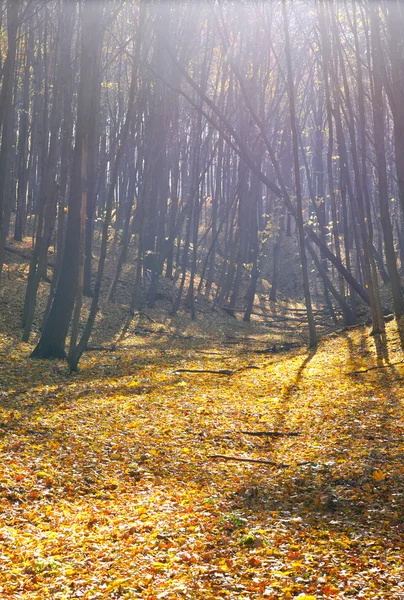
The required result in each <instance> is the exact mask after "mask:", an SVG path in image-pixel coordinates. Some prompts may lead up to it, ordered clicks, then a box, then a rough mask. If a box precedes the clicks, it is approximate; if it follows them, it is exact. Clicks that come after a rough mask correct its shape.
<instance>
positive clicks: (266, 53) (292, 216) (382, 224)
mask: <svg viewBox="0 0 404 600" xmlns="http://www.w3.org/2000/svg"><path fill="white" fill-rule="evenodd" d="M0 7H1V10H0V36H1V37H0V77H1V91H0V126H1V145H0V234H1V239H0V271H1V268H2V267H3V263H4V256H5V249H6V245H7V237H8V236H13V237H14V239H15V240H18V241H21V240H23V239H26V238H27V236H29V237H30V239H31V240H32V253H31V259H30V265H29V273H28V278H27V286H26V295H25V301H24V310H23V315H22V327H23V339H24V340H25V341H28V340H29V338H30V335H31V330H32V325H33V320H34V314H35V307H36V300H37V293H38V289H39V285H40V282H41V280H42V279H43V278H45V277H46V276H47V264H48V255H49V251H50V249H51V250H52V251H54V253H55V264H54V268H53V275H52V279H51V281H50V293H49V299H48V303H47V307H46V310H45V314H44V315H43V324H42V332H41V336H40V339H39V342H38V344H37V346H36V348H35V350H34V351H33V353H32V355H33V356H36V357H43V358H51V357H58V358H65V357H66V341H67V337H68V334H69V332H70V343H69V350H68V360H69V364H70V367H71V368H72V369H75V368H77V364H78V361H79V359H80V356H81V354H82V352H83V351H84V350H85V348H86V345H87V343H88V340H89V338H90V336H91V333H92V329H93V326H94V322H95V318H96V314H97V311H98V306H99V301H100V293H101V289H102V288H104V290H105V295H106V300H107V301H108V302H113V301H114V299H115V296H116V293H117V285H118V283H119V278H120V276H121V272H122V269H123V266H124V265H125V263H126V262H127V261H128V260H131V261H133V262H134V264H133V267H134V268H133V271H132V272H133V282H132V284H133V285H132V292H131V305H130V311H131V313H134V312H135V311H136V310H139V309H140V308H141V307H142V306H143V305H144V304H146V303H147V304H148V305H153V304H154V302H155V301H156V295H157V291H158V285H159V280H160V278H161V277H162V276H165V277H167V278H170V279H173V278H176V279H177V288H176V296H175V298H174V301H173V305H172V312H173V313H176V312H177V311H178V310H179V308H180V305H181V303H182V302H185V303H186V305H187V307H188V308H189V309H190V310H191V314H192V317H193V318H195V315H196V308H195V299H196V297H197V295H198V294H200V293H202V292H203V293H206V294H214V296H215V298H216V301H217V302H218V303H219V305H220V306H224V307H225V308H226V309H227V310H228V311H229V312H230V313H232V312H234V310H235V309H236V306H238V305H237V300H238V299H239V298H240V293H241V289H242V286H243V285H245V282H246V281H247V282H248V291H247V294H246V296H245V303H244V320H246V321H248V320H249V319H250V316H251V313H252V310H253V304H254V297H255V295H256V287H257V283H258V281H259V277H260V272H261V269H262V265H263V263H264V262H265V260H266V258H265V254H266V249H267V247H268V244H271V245H272V252H271V257H272V265H271V270H272V277H271V285H272V288H271V292H270V299H271V300H272V301H276V298H277V286H278V282H279V265H280V259H281V252H282V243H283V240H284V237H285V236H296V238H297V241H298V248H299V256H300V262H301V267H302V281H303V293H304V299H305V304H306V309H307V320H308V326H309V344H310V346H315V345H316V343H317V335H316V325H315V319H314V316H313V310H312V301H311V288H310V278H309V271H310V270H311V269H312V268H315V269H316V270H317V272H318V276H319V278H320V279H321V281H322V285H323V295H324V301H325V303H326V304H327V305H328V306H329V308H330V310H331V311H332V310H333V308H334V307H338V308H339V310H340V311H341V313H342V315H343V319H344V322H345V323H346V324H355V323H356V322H357V312H358V306H360V304H361V303H365V304H366V305H368V306H369V307H370V312H371V318H372V326H373V332H374V333H382V332H383V331H384V328H385V325H384V310H383V305H382V301H381V295H380V284H381V283H383V284H388V285H389V289H390V291H391V296H392V302H393V306H394V313H395V317H396V320H397V324H398V327H399V330H400V331H401V332H402V333H403V330H404V324H403V314H404V298H403V288H402V284H401V271H402V269H403V268H404V5H403V4H402V2H401V1H400V0H388V1H387V0H385V1H383V0H381V1H379V2H377V1H372V0H352V1H350V2H347V1H346V0H328V1H325V0H309V1H307V2H293V3H291V2H287V1H286V0H281V1H279V2H278V1H275V0H274V1H272V2H249V1H244V0H238V1H237V2H227V1H226V0H224V1H222V2H220V1H213V0H212V1H207V2H206V3H203V2H198V3H195V2H191V1H188V2H186V1H181V2H171V3H170V2H166V1H162V0H161V1H160V0H150V1H145V0H133V1H132V0H129V1H127V2H121V1H118V0H105V1H103V2H96V1H92V0H80V1H77V2H76V1H73V0H49V1H44V0H41V1H37V0H20V1H16V0H2V2H0ZM95 244H96V249H95V248H94V245H95ZM107 259H109V260H113V261H114V265H115V267H114V268H115V271H114V276H113V278H112V281H111V280H108V281H106V280H105V278H104V277H103V275H104V268H105V263H106V260H107ZM83 296H89V297H90V298H91V308H90V312H89V316H88V319H87V322H86V324H85V327H84V330H81V328H80V314H81V311H82V303H83Z"/></svg>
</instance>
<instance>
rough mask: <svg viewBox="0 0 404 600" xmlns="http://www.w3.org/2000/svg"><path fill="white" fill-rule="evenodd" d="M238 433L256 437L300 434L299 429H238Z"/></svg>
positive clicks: (295, 435) (294, 435)
mask: <svg viewBox="0 0 404 600" xmlns="http://www.w3.org/2000/svg"><path fill="white" fill-rule="evenodd" d="M226 433H227V432H226ZM239 433H242V434H243V435H254V436H256V437H297V436H299V435H302V434H301V433H300V432H299V431H289V432H288V431H240V432H239Z"/></svg>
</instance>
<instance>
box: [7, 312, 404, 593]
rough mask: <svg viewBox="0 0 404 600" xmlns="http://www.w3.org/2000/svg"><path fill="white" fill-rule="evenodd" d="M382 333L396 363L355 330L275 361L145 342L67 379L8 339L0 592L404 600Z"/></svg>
mask: <svg viewBox="0 0 404 600" xmlns="http://www.w3.org/2000/svg"><path fill="white" fill-rule="evenodd" d="M388 332H389V333H388V352H387V351H384V350H383V346H382V345H381V343H380V340H379V341H378V340H375V339H374V338H372V337H369V336H368V330H366V329H363V328H362V329H355V330H350V331H348V332H345V333H343V334H341V335H339V336H334V337H330V338H328V339H326V340H323V341H322V342H321V343H320V345H319V347H318V349H317V351H316V352H314V351H313V352H309V353H307V352H306V351H305V350H304V349H302V348H294V349H292V350H291V351H289V352H286V353H273V352H268V353H267V354H264V353H262V352H261V353H260V352H253V351H254V350H257V349H258V350H262V349H264V348H265V347H266V346H265V344H263V343H262V340H260V343H258V342H257V341H255V340H254V339H253V338H251V336H250V337H247V338H244V339H242V340H237V339H227V341H226V339H223V338H220V339H219V338H218V339H217V340H215V339H212V338H211V337H207V336H206V337H203V335H202V336H200V338H199V339H196V338H195V339H189V338H185V339H184V338H181V337H179V336H178V335H177V336H173V335H169V334H167V335H166V334H164V332H160V333H158V332H155V333H153V332H149V333H148V334H147V335H146V333H144V335H137V336H132V337H131V338H127V339H125V344H126V345H125V347H119V349H118V350H116V351H108V352H89V353H86V354H85V355H84V357H83V362H82V364H81V365H80V366H81V369H80V372H79V374H74V375H71V376H67V375H66V366H65V364H63V363H60V362H57V361H56V362H46V361H32V360H30V359H28V358H27V354H28V350H29V347H28V346H27V345H24V344H18V345H17V346H14V347H6V346H7V344H6V340H3V342H4V343H2V347H1V348H0V353H1V362H0V367H1V377H0V399H1V403H0V445H1V462H0V465H1V466H0V469H1V481H0V484H1V485H0V497H1V505H2V516H1V522H0V539H1V543H2V553H1V557H0V563H1V573H2V574H1V576H0V598H2V599H7V600H13V599H17V598H18V599H20V598H23V599H28V598H29V599H30V600H31V599H32V600H34V599H35V600H39V599H41V600H42V599H47V598H49V599H52V600H57V599H60V600H61V599H65V598H66V599H67V598H69V599H70V598H72V599H73V598H77V599H78V598H86V599H96V598H142V599H148V600H155V599H160V598H173V599H174V598H190V599H201V600H202V599H204V600H205V599H212V600H213V599H214V598H240V599H244V600H247V599H250V598H273V599H275V598H276V599H277V598H279V599H290V598H296V597H302V596H301V595H302V594H305V595H306V598H307V597H308V598H317V599H320V598H329V597H334V598H350V597H356V598H369V599H370V598H383V599H386V598H389V599H390V598H391V599H399V598H402V597H403V596H404V588H403V586H402V581H403V563H402V555H403V549H404V548H403V533H404V522H403V508H404V506H403V493H404V487H403V481H404V473H403V466H402V465H403V460H402V459H403V451H404V419H403V394H402V376H403V373H404V363H403V364H402V363H401V361H402V359H403V354H402V351H401V349H400V347H399V343H398V341H397V335H396V332H395V328H394V324H392V323H390V324H389V326H388ZM267 347H270V348H271V345H270V344H267ZM271 349H272V350H273V348H271ZM275 350H276V348H275ZM393 363H394V364H393ZM389 364H390V365H392V366H388V365H389ZM251 366H254V367H258V368H247V367H251ZM373 367H377V368H375V369H374V368H373ZM379 367H380V368H379ZM369 368H370V369H371V370H368V371H366V372H363V373H357V371H363V370H365V369H369ZM178 369H188V370H195V371H196V370H206V371H216V370H227V371H230V372H231V374H230V375H229V374H223V373H218V374H215V373H211V372H207V373H200V372H178ZM243 431H249V432H256V431H275V432H279V433H280V434H288V433H298V434H299V435H294V436H290V435H279V436H276V437H268V438H265V437H254V436H251V435H247V434H243V433H241V432H243ZM212 455H222V456H227V457H236V458H243V459H256V460H270V461H273V462H275V463H279V464H282V465H283V464H286V465H290V466H288V467H281V468H276V467H271V466H270V465H260V464H256V463H248V462H229V461H227V460H223V459H220V458H219V459H212V458H209V457H210V456H212ZM299 463H306V464H302V465H299ZM303 597H304V596H303Z"/></svg>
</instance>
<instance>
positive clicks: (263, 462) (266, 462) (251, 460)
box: [208, 454, 306, 469]
mask: <svg viewBox="0 0 404 600" xmlns="http://www.w3.org/2000/svg"><path fill="white" fill-rule="evenodd" d="M208 458H218V459H220V460H235V461H237V462H247V463H258V464H259V465H270V466H271V467H278V468H279V469H286V468H287V467H291V466H292V465H287V464H285V463H277V462H274V461H272V460H259V459H258V458H240V457H239V456H226V455H225V454H211V455H210V456H208ZM301 464H303V463H301ZM304 464H306V463H304Z"/></svg>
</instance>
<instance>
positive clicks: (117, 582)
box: [105, 579, 127, 594]
mask: <svg viewBox="0 0 404 600" xmlns="http://www.w3.org/2000/svg"><path fill="white" fill-rule="evenodd" d="M126 582H127V579H116V580H115V581H113V582H112V583H110V584H109V586H108V587H107V588H106V590H105V592H106V593H107V594H108V593H109V592H112V591H113V590H116V589H117V588H119V587H121V585H123V584H124V583H126Z"/></svg>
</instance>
